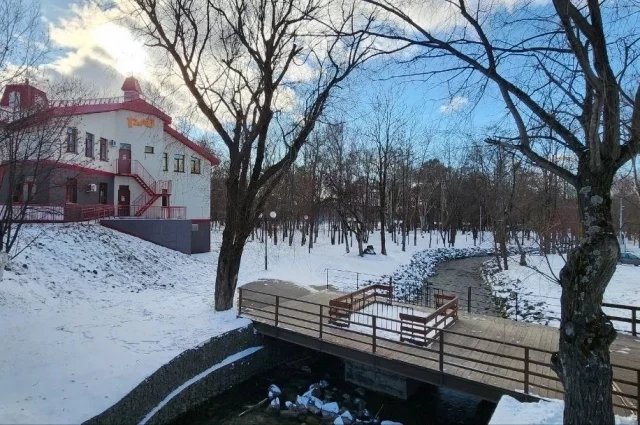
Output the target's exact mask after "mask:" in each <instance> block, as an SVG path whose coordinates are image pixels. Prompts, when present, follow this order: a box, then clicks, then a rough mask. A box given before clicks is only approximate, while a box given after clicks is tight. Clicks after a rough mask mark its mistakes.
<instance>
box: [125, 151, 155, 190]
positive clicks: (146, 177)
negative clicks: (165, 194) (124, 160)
mask: <svg viewBox="0 0 640 425" xmlns="http://www.w3.org/2000/svg"><path fill="white" fill-rule="evenodd" d="M131 174H137V175H138V176H139V177H140V179H141V180H142V181H143V182H144V184H146V185H147V186H149V188H150V189H151V191H152V192H153V193H157V190H156V180H155V179H154V178H153V176H152V175H151V173H149V172H148V171H147V169H146V168H144V166H143V165H142V164H141V163H140V161H138V160H135V159H134V160H132V161H131Z"/></svg>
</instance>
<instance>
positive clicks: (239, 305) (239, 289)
mask: <svg viewBox="0 0 640 425" xmlns="http://www.w3.org/2000/svg"><path fill="white" fill-rule="evenodd" d="M241 314H242V288H238V317H240V315H241Z"/></svg>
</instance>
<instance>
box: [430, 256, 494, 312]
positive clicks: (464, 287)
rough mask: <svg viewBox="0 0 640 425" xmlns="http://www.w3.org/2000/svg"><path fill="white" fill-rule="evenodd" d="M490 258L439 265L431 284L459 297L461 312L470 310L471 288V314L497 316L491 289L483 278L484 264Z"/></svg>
mask: <svg viewBox="0 0 640 425" xmlns="http://www.w3.org/2000/svg"><path fill="white" fill-rule="evenodd" d="M489 259H490V257H470V258H463V259H460V260H451V261H446V262H444V263H440V264H438V267H437V269H436V275H435V276H433V277H430V278H429V279H428V282H429V284H430V285H431V286H432V287H434V288H437V289H442V290H443V291H444V292H445V293H448V294H454V295H457V296H458V300H459V304H458V305H459V308H460V310H464V311H467V310H468V299H469V290H468V288H469V287H471V312H472V313H478V314H490V315H497V314H498V310H497V308H496V305H495V303H494V302H493V298H492V295H491V288H490V287H489V286H488V285H487V283H486V282H485V281H484V279H483V278H482V264H484V263H485V262H486V261H488V260H489Z"/></svg>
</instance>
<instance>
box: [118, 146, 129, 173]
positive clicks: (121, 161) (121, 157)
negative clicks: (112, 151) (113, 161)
mask: <svg viewBox="0 0 640 425" xmlns="http://www.w3.org/2000/svg"><path fill="white" fill-rule="evenodd" d="M118 173H119V174H131V149H123V148H120V151H119V154H118Z"/></svg>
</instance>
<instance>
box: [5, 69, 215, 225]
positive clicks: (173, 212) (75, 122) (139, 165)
mask: <svg viewBox="0 0 640 425" xmlns="http://www.w3.org/2000/svg"><path fill="white" fill-rule="evenodd" d="M122 90H123V96H121V97H116V98H107V99H87V100H83V101H80V102H65V101H49V100H48V99H47V98H46V94H45V93H44V92H42V91H40V90H38V89H36V88H34V87H33V86H31V85H29V83H28V82H26V83H24V84H14V85H8V86H7V87H6V88H5V91H4V94H3V96H2V99H1V100H0V108H3V109H4V110H5V116H6V113H7V111H10V110H16V108H18V109H19V108H20V105H21V104H23V105H24V106H25V107H27V106H29V105H31V104H33V103H34V102H38V103H40V104H42V103H46V104H47V105H48V110H49V111H51V113H53V114H55V115H56V116H68V117H69V119H68V125H66V129H65V130H63V133H64V134H62V135H61V140H60V144H59V148H58V149H59V150H60V153H59V155H56V156H55V159H53V160H52V159H51V158H47V159H42V158H40V159H39V160H32V161H31V162H30V161H29V160H27V161H23V162H22V163H21V165H20V166H21V171H20V172H21V177H20V178H21V179H22V180H20V182H19V183H18V184H16V183H15V182H14V183H13V184H11V185H10V184H9V182H7V181H6V179H2V184H1V185H0V198H1V199H7V197H11V198H10V199H11V201H12V202H13V203H15V205H20V204H21V202H27V199H29V201H28V202H29V208H30V210H31V213H32V214H33V215H34V217H33V218H37V217H39V220H33V221H61V220H57V219H55V217H60V214H64V221H74V218H77V217H78V216H80V217H89V218H92V214H93V215H98V216H99V217H106V216H116V217H132V218H134V217H139V218H145V219H160V218H163V219H188V220H194V221H208V220H209V218H210V210H211V208H210V203H211V199H210V194H211V167H212V166H215V165H217V164H218V163H219V160H218V158H216V157H215V156H214V155H212V154H211V153H210V152H209V151H207V150H206V149H205V148H203V147H202V146H200V145H198V144H196V143H195V142H193V141H191V140H189V139H188V138H187V137H185V136H184V135H183V134H181V133H180V132H178V131H177V130H175V129H174V128H173V127H171V117H169V116H168V115H167V114H166V113H164V112H163V111H162V110H160V109H159V108H157V107H156V106H154V105H153V104H152V103H151V102H149V101H147V100H146V99H145V98H144V96H143V94H142V91H141V89H140V85H139V83H138V81H137V80H136V79H135V78H133V77H129V78H127V79H126V80H125V81H124V84H123V85H122ZM27 159H28V158H27ZM3 161H4V162H5V163H6V161H7V159H6V158H3ZM9 192H10V193H9ZM38 206H42V207H44V206H46V207H47V210H46V212H44V213H43V210H42V208H41V209H40V210H38ZM35 216H37V217H35ZM52 217H53V218H54V219H52V220H48V219H49V218H52ZM99 217H94V218H99ZM27 218H28V217H27Z"/></svg>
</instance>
